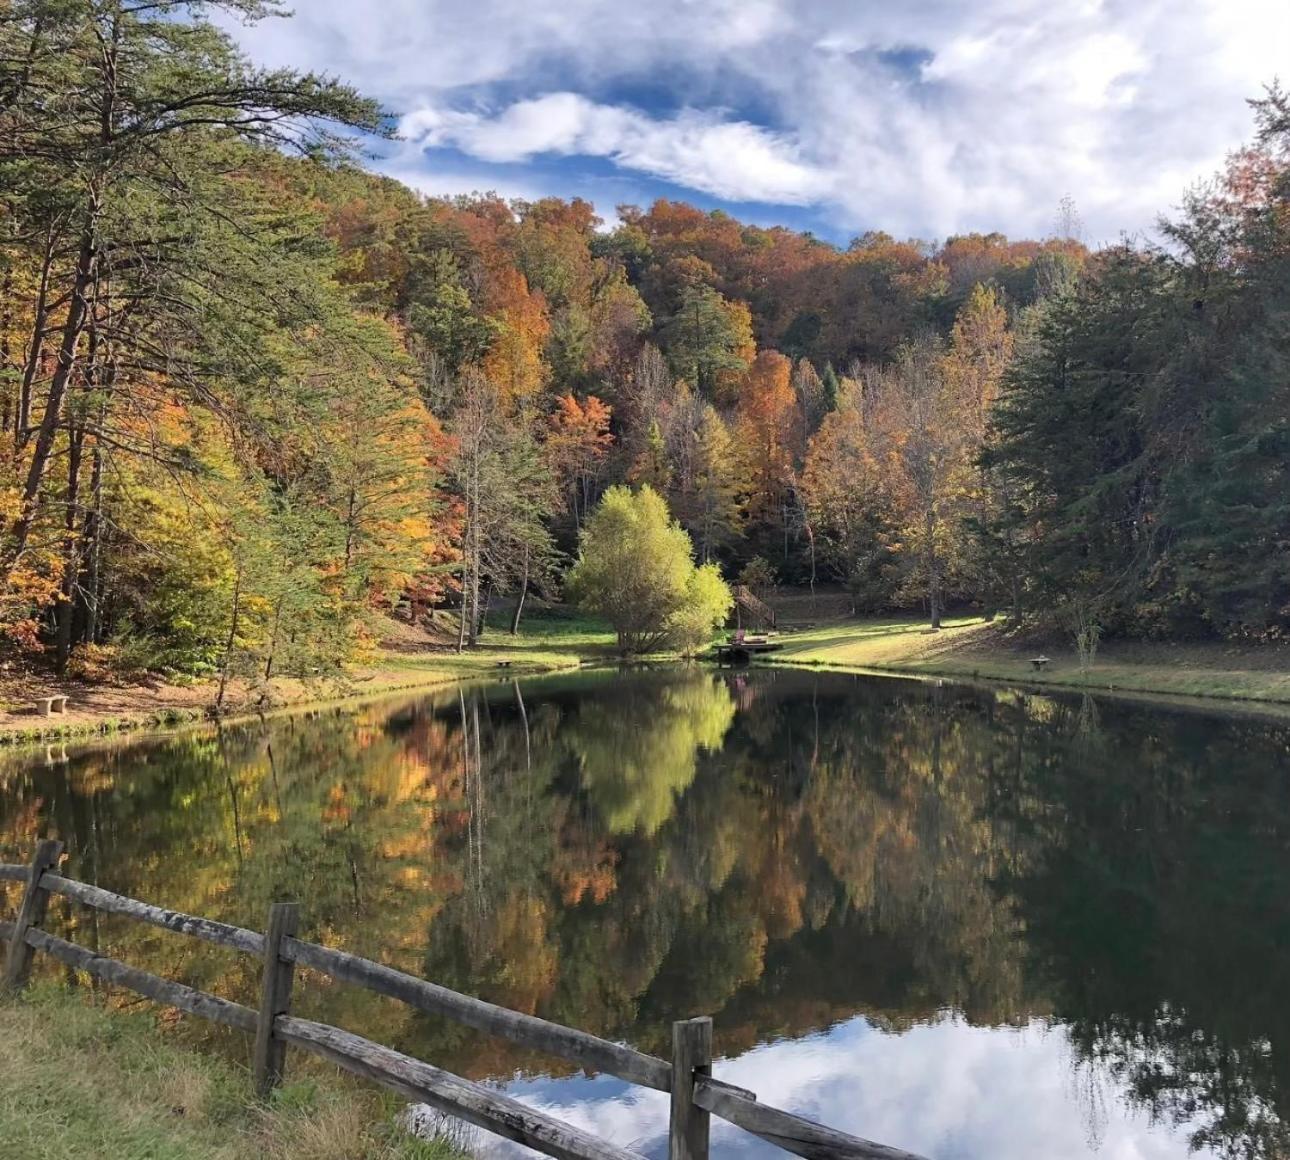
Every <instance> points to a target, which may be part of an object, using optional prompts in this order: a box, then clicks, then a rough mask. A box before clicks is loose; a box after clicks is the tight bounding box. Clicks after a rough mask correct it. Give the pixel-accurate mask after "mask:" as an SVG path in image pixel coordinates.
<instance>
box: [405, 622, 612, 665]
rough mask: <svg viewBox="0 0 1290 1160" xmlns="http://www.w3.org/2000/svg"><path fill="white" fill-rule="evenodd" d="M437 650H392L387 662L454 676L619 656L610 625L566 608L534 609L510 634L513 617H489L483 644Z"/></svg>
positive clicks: (575, 663)
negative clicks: (576, 613) (464, 650)
mask: <svg viewBox="0 0 1290 1160" xmlns="http://www.w3.org/2000/svg"><path fill="white" fill-rule="evenodd" d="M444 640H445V644H444V645H443V646H441V647H440V648H439V649H437V650H436V651H434V652H425V651H412V652H398V651H387V652H386V654H385V659H386V662H387V663H389V664H391V665H393V666H395V667H399V668H406V669H408V670H411V671H425V672H441V673H443V674H444V675H445V676H446V677H448V678H450V679H456V678H458V677H462V676H478V675H484V674H491V673H494V672H495V670H496V669H498V668H499V667H507V668H515V669H518V670H520V671H523V672H554V671H556V670H558V669H568V668H576V667H577V666H578V665H579V664H580V663H581V662H582V661H585V660H607V659H610V658H612V657H613V656H614V655H616V654H615V649H614V640H615V638H614V633H613V630H612V629H611V628H609V626H608V625H605V624H601V623H599V622H598V621H594V620H588V619H587V618H585V617H582V616H577V615H575V614H573V613H570V612H568V611H566V610H564V609H561V608H551V609H535V610H534V611H533V612H532V613H531V614H529V615H527V616H526V617H525V618H524V620H523V622H522V624H521V627H520V631H519V632H518V633H517V634H516V635H515V636H512V635H511V631H510V617H509V615H502V614H498V615H495V616H490V617H489V618H488V621H487V623H486V626H485V630H484V633H483V635H482V636H481V637H480V641H479V645H478V647H476V648H473V649H471V650H469V651H467V652H464V653H461V654H458V653H457V652H455V651H454V650H453V649H452V647H451V645H450V644H449V643H448V638H447V637H445V638H444Z"/></svg>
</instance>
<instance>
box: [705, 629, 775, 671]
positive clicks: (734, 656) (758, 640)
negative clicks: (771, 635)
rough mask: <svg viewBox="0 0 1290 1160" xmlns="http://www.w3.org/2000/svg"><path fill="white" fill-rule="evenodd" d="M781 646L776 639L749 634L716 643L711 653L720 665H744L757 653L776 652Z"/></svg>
mask: <svg viewBox="0 0 1290 1160" xmlns="http://www.w3.org/2000/svg"><path fill="white" fill-rule="evenodd" d="M783 647H784V646H783V645H782V644H780V643H779V642H778V641H773V640H769V639H767V638H766V637H764V636H749V637H744V639H742V640H730V641H727V642H726V643H725V644H719V645H717V647H716V648H715V649H713V650H712V655H713V656H714V657H716V660H717V663H718V664H721V665H746V664H747V663H748V662H749V661H750V660H751V659H752V658H753V657H754V656H755V655H757V654H758V653H772V652H778V651H779V650H780V649H782V648H783Z"/></svg>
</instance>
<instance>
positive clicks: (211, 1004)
mask: <svg viewBox="0 0 1290 1160" xmlns="http://www.w3.org/2000/svg"><path fill="white" fill-rule="evenodd" d="M27 942H28V944H29V945H30V946H32V947H33V948H35V949H36V950H38V951H43V952H44V953H45V954H47V955H51V956H52V957H53V958H56V959H58V960H59V961H60V962H64V963H66V964H67V965H68V966H70V967H75V968H76V969H77V970H79V971H84V972H85V973H86V974H89V975H93V976H94V977H95V978H96V979H102V980H103V981H104V982H105V983H113V984H115V985H116V986H119V987H128V988H129V989H130V990H131V991H136V992H138V993H139V994H140V995H143V996H144V997H145V998H147V999H152V1000H153V1001H154V1002H157V1003H162V1004H164V1005H165V1006H167V1007H177V1008H178V1009H179V1010H180V1011H187V1012H188V1013H189V1014H190V1015H197V1016H199V1017H200V1018H202V1019H209V1020H211V1022H213V1023H223V1024H225V1025H226V1026H228V1027H236V1028H237V1029H238V1030H239V1031H249V1032H252V1033H254V1031H255V1012H254V1011H252V1010H251V1008H250V1007H244V1006H242V1004H241V1003H234V1002H232V1001H230V1000H228V999H221V998H219V997H218V996H217V995H210V994H207V992H205V991H198V990H195V989H194V988H192V987H185V986H184V985H183V984H182V983H175V982H171V980H169V979H163V978H161V976H159V975H152V974H149V973H148V972H147V971H141V970H139V969H138V968H137V967H131V966H128V965H127V964H125V963H122V962H119V961H118V960H116V959H110V958H108V957H107V956H106V955H99V954H95V953H94V952H93V951H91V950H88V949H87V948H85V947H81V946H77V945H76V944H75V943H70V942H67V941H66V940H65V939H61V938H57V937H56V936H54V935H52V934H49V933H47V932H46V931H43V930H35V929H32V930H29V931H28V932H27Z"/></svg>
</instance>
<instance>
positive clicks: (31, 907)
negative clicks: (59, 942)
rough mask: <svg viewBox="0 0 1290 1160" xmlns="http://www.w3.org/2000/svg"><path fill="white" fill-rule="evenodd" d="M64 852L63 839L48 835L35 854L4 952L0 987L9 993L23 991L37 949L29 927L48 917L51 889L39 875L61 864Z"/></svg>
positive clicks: (37, 924)
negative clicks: (29, 936)
mask: <svg viewBox="0 0 1290 1160" xmlns="http://www.w3.org/2000/svg"><path fill="white" fill-rule="evenodd" d="M62 855H63V843H62V842H59V841H57V840H55V839H54V838H46V839H45V840H44V841H43V842H41V843H40V845H38V846H37V847H36V853H35V854H34V855H33V856H32V859H31V869H30V871H29V872H28V875H29V876H28V878H27V889H26V890H25V891H24V892H23V896H22V905H21V906H20V907H19V908H18V918H17V921H16V922H15V923H14V924H13V937H12V938H11V939H10V940H9V953H8V954H7V955H6V956H5V963H4V983H3V985H0V990H3V991H4V992H6V993H12V992H14V991H21V990H22V989H23V987H25V986H26V985H27V977H28V975H30V974H31V958H32V955H33V953H34V952H33V951H32V948H31V947H30V946H28V945H27V931H29V930H30V929H31V928H32V927H33V926H39V925H40V924H41V923H42V922H44V921H45V909H46V908H47V907H48V906H49V891H48V890H46V889H45V888H44V887H42V886H41V884H40V878H41V875H42V874H44V873H45V871H46V870H56V869H57V868H58V859H59V858H61V857H62Z"/></svg>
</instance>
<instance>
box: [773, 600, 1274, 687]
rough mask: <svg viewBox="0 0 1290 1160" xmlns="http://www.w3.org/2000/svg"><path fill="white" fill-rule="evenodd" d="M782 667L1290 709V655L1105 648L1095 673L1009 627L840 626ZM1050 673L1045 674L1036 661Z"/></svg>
mask: <svg viewBox="0 0 1290 1160" xmlns="http://www.w3.org/2000/svg"><path fill="white" fill-rule="evenodd" d="M784 643H785V648H784V650H783V651H782V652H780V653H776V654H775V655H774V657H773V658H769V659H770V661H771V663H773V664H793V665H810V666H820V667H827V668H840V669H878V670H886V671H891V672H904V673H916V674H921V675H926V676H954V677H972V678H984V679H988V680H998V681H1011V682H1021V683H1026V684H1035V685H1055V686H1061V687H1070V688H1083V689H1090V690H1094V689H1096V690H1113V691H1117V692H1131V693H1156V694H1168V695H1176V696H1189V697H1217V698H1226V699H1232V700H1240V701H1265V702H1273V703H1290V650H1288V649H1286V648H1284V647H1273V646H1267V647H1256V646H1235V645H1229V644H1224V643H1221V642H1198V643H1169V642H1151V641H1146V642H1137V643H1120V642H1111V643H1107V644H1104V645H1103V647H1102V648H1101V650H1100V651H1099V653H1098V655H1097V659H1096V661H1095V663H1094V664H1093V666H1092V668H1090V669H1089V670H1088V671H1087V672H1082V671H1081V670H1080V666H1079V660H1078V658H1077V656H1076V653H1075V649H1074V646H1073V645H1067V644H1064V643H1058V644H1052V643H1049V644H1046V645H1044V646H1043V647H1042V648H1037V647H1036V646H1035V645H1033V644H1024V643H1017V642H1014V641H1011V640H1009V639H1008V638H1007V637H1006V636H1005V635H1004V633H1003V630H1002V625H999V624H987V623H986V622H985V621H983V620H981V619H980V618H951V619H947V620H946V621H945V627H944V629H943V630H942V631H941V632H939V633H929V632H928V631H927V622H926V621H925V620H912V619H908V618H905V619H885V620H862V621H851V620H847V621H839V622H837V623H834V624H829V625H823V626H820V627H816V628H813V629H810V630H809V631H805V632H801V633H794V634H792V635H789V636H786V637H785V638H784ZM1037 653H1043V654H1045V655H1047V656H1049V657H1050V658H1051V663H1050V664H1049V666H1048V667H1047V668H1046V669H1045V670H1044V671H1043V672H1042V673H1037V672H1035V671H1034V670H1033V668H1032V666H1031V664H1030V658H1031V657H1032V656H1035V655H1036V654H1037Z"/></svg>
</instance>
